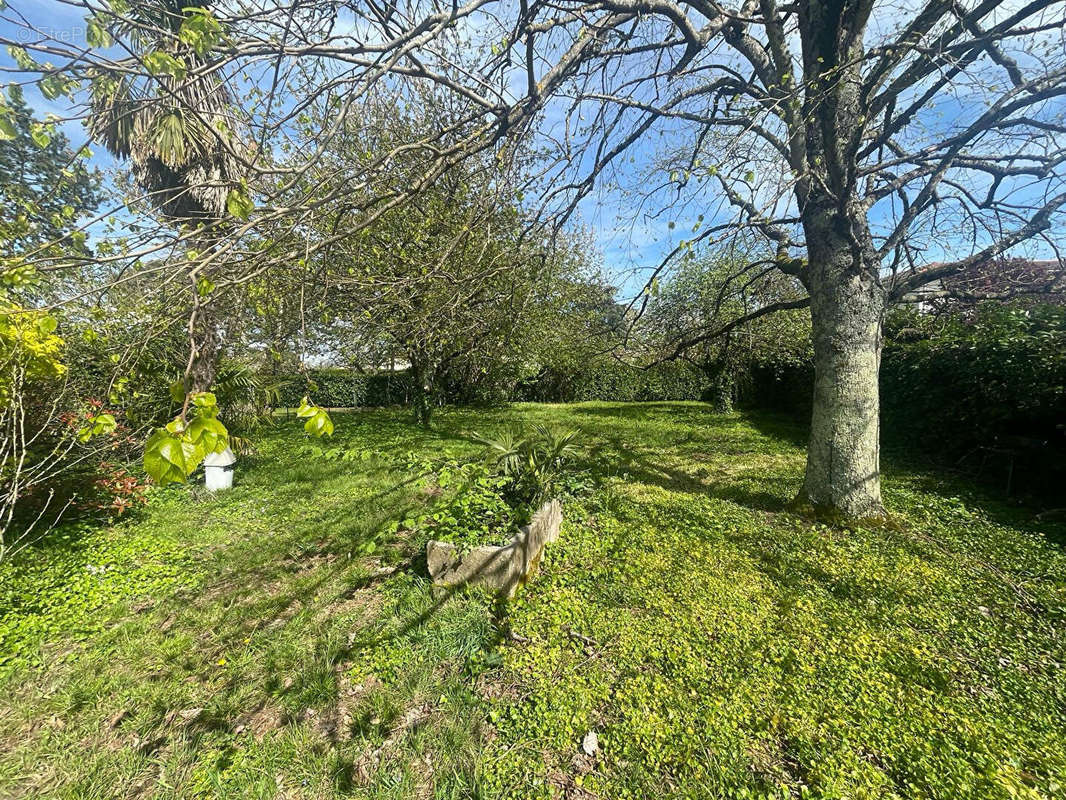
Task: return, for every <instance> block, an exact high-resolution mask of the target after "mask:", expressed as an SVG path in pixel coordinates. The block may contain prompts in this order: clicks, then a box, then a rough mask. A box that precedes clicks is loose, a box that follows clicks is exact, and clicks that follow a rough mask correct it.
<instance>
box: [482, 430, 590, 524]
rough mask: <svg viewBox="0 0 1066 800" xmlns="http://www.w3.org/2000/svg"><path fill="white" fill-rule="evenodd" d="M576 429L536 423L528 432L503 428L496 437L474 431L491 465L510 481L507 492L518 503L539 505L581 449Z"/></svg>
mask: <svg viewBox="0 0 1066 800" xmlns="http://www.w3.org/2000/svg"><path fill="white" fill-rule="evenodd" d="M580 439H581V432H580V431H578V430H576V429H572V428H571V429H559V428H549V427H547V426H544V425H536V426H534V427H533V430H532V431H531V432H528V433H524V434H523V433H521V432H519V431H515V430H508V431H504V433H502V434H500V435H499V436H497V437H496V438H494V439H493V438H489V437H485V436H480V435H475V436H474V440H475V441H477V442H479V443H480V444H483V445H485V446H486V447H487V448H488V459H489V461H490V462H491V463H492V465H493V467H494V469H495V470H496V471H497V472H498V473H499V474H500V475H502V476H503V477H505V478H507V479H508V480H509V481H510V484H509V486H508V487H507V493H508V494H510V495H511V496H512V497H513V498H514V499H515V500H516V501H518V502H520V503H529V504H530V505H534V506H535V505H539V504H540V503H542V502H544V501H545V500H547V499H548V498H549V497H551V496H552V495H553V494H554V493H555V492H556V491H557V489H558V486H559V480H560V478H562V476H563V475H564V474H565V473H566V472H567V470H568V469H569V468H570V467H571V466H572V465H573V463H574V462H575V461H576V460H577V459H578V458H579V457H580V456H581V455H582V454H583V453H584V448H583V447H582V446H581V445H580Z"/></svg>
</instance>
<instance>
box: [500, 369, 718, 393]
mask: <svg viewBox="0 0 1066 800" xmlns="http://www.w3.org/2000/svg"><path fill="white" fill-rule="evenodd" d="M709 385H710V381H709V379H708V378H707V375H706V374H705V373H704V372H703V371H702V370H700V369H697V368H696V367H693V366H691V365H690V364H685V363H680V362H669V363H666V364H660V365H658V366H656V367H653V368H651V369H646V370H642V369H637V368H635V367H630V366H626V365H625V364H619V363H603V364H596V365H593V366H590V367H589V368H588V369H586V370H583V371H581V372H577V373H571V372H559V371H556V370H550V369H546V370H543V371H542V372H541V373H540V374H539V375H537V376H536V377H535V378H533V379H531V380H527V381H524V382H522V383H520V384H519V385H518V387H517V388H516V390H515V396H514V399H515V400H528V401H537V402H547V403H571V402H580V401H583V400H609V401H615V402H636V401H645V400H703V399H705V398H706V395H707V392H708V388H709Z"/></svg>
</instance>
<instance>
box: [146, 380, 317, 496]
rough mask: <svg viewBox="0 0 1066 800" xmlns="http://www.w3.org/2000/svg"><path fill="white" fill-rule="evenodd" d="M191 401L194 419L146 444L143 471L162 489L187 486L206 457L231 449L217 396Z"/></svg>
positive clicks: (179, 420) (176, 422)
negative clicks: (220, 415) (173, 485)
mask: <svg viewBox="0 0 1066 800" xmlns="http://www.w3.org/2000/svg"><path fill="white" fill-rule="evenodd" d="M189 400H190V402H191V408H190V411H191V414H192V418H191V419H190V420H186V418H185V414H184V413H183V414H181V415H179V416H177V417H175V418H174V419H173V420H171V421H170V422H169V423H168V424H167V425H166V426H165V427H162V428H157V429H156V430H155V432H153V433H152V435H151V436H150V437H148V441H147V442H145V445H144V470H145V472H147V473H148V474H149V475H150V476H151V478H152V479H153V480H154V481H155V482H156V483H158V484H160V485H161V486H166V485H167V484H168V483H184V482H185V479H186V478H188V477H189V475H191V474H192V473H193V471H194V470H195V469H196V468H197V467H198V466H200V464H202V463H203V460H204V458H206V457H207V456H208V455H210V454H211V453H221V452H222V451H223V450H225V449H226V448H227V447H229V431H227V430H226V426H225V425H223V424H222V423H221V422H219V420H218V401H217V400H216V398H215V395H214V394H212V393H211V392H196V393H195V394H192V395H190V396H189ZM316 410H317V409H316ZM326 419H327V421H328V419H329V418H328V417H327V418H326ZM330 430H331V431H332V424H330Z"/></svg>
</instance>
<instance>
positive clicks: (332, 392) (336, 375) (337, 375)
mask: <svg viewBox="0 0 1066 800" xmlns="http://www.w3.org/2000/svg"><path fill="white" fill-rule="evenodd" d="M308 377H310V379H311V382H312V386H311V387H310V391H309V387H308V385H307V380H306V378H304V376H303V375H291V376H288V377H287V378H285V379H284V383H283V385H282V387H281V389H280V392H279V394H280V398H279V403H278V404H279V405H281V406H298V405H300V400H302V399H303V397H304V395H306V394H310V395H311V399H312V400H313V401H314V402H315V403H316V404H317V405H320V406H322V407H323V408H355V407H359V406H393V405H406V404H407V403H409V402H410V401H411V397H412V381H411V375H410V374H409V373H407V372H379V373H373V374H366V373H360V372H356V371H354V370H350V369H312V370H308Z"/></svg>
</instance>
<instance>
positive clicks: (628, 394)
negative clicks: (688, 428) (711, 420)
mask: <svg viewBox="0 0 1066 800" xmlns="http://www.w3.org/2000/svg"><path fill="white" fill-rule="evenodd" d="M308 377H310V378H311V381H312V383H313V386H312V387H311V390H310V394H311V399H312V400H313V401H314V402H315V403H317V404H318V405H320V406H322V407H324V408H352V407H372V406H391V405H407V404H409V403H410V402H412V400H413V384H412V381H411V375H410V373H407V372H391V373H389V372H382V373H376V374H363V373H359V372H355V371H353V370H348V369H312V370H309V371H308ZM709 387H710V380H709V379H708V377H707V375H706V374H704V372H703V371H702V370H699V369H697V368H696V367H693V366H691V365H690V364H683V363H667V364H660V365H658V366H656V367H653V368H651V369H646V370H641V369H637V368H635V367H630V366H627V365H625V364H618V363H604V364H599V365H596V366H593V367H591V368H589V369H587V370H585V371H583V372H580V373H576V374H575V373H567V372H560V371H557V370H550V369H545V370H543V371H542V372H541V373H540V374H538V375H537V376H536V377H534V378H531V379H529V380H526V381H522V382H521V383H519V384H518V385H517V386H516V387H514V390H513V392H511V399H512V400H519V401H535V402H542V403H571V402H580V401H583V400H608V401H615V402H635V401H645V400H704V399H707V396H708V391H709ZM305 394H308V386H307V381H306V379H305V378H304V377H303V376H302V375H292V376H288V377H287V378H285V379H284V381H283V385H282V387H281V390H280V400H279V405H280V406H298V405H299V404H300V400H301V399H302V398H303V396H304V395H305ZM444 400H445V402H449V403H453V402H454V403H458V402H459V400H460V399H459V398H457V397H451V396H445V397H444Z"/></svg>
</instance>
